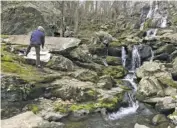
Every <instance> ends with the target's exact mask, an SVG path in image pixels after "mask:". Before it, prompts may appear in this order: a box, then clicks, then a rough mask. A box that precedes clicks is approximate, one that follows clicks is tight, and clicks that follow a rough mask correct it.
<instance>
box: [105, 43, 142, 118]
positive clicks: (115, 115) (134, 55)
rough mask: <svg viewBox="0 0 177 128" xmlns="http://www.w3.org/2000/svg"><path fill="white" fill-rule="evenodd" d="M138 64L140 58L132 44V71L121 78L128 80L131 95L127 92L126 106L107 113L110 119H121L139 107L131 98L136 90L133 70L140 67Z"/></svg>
mask: <svg viewBox="0 0 177 128" xmlns="http://www.w3.org/2000/svg"><path fill="white" fill-rule="evenodd" d="M123 50H124V48H123V47H122V51H123ZM140 65H141V59H140V55H139V52H138V48H137V46H136V45H134V46H133V50H132V68H131V69H132V71H129V73H128V74H127V76H125V78H124V79H123V80H124V81H128V82H130V84H131V86H132V87H133V90H132V93H133V95H130V93H128V97H129V105H128V107H121V108H120V109H119V110H118V111H117V112H113V113H111V114H109V115H108V118H109V119H110V120H116V119H121V118H123V117H125V116H127V115H130V114H134V113H136V111H137V109H138V107H139V103H138V101H137V100H136V99H134V98H133V97H134V95H135V93H136V91H137V84H136V83H135V81H134V79H136V75H135V70H136V68H138V67H140Z"/></svg>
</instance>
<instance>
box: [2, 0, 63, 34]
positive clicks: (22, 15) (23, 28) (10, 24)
mask: <svg viewBox="0 0 177 128" xmlns="http://www.w3.org/2000/svg"><path fill="white" fill-rule="evenodd" d="M55 4H56V2H34V1H33V2H30V1H23V2H7V1H6V2H3V3H2V5H3V6H2V7H3V8H2V33H4V34H27V33H29V32H30V31H32V30H34V29H36V27H37V26H36V24H40V25H41V26H43V27H44V28H45V30H46V34H47V35H52V34H53V33H52V32H51V29H50V27H49V25H50V24H51V21H50V20H51V19H52V20H53V23H56V21H58V18H59V16H60V14H61V12H60V10H59V9H57V7H56V6H55ZM34 14H35V15H34ZM26 19H28V20H26ZM54 25H56V24H54ZM55 31H57V30H55Z"/></svg>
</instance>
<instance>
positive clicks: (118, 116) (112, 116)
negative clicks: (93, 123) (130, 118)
mask: <svg viewBox="0 0 177 128" xmlns="http://www.w3.org/2000/svg"><path fill="white" fill-rule="evenodd" d="M129 98H130V102H131V104H130V106H129V107H127V108H123V107H122V108H120V109H119V111H117V112H115V113H112V114H110V115H109V119H110V120H116V119H121V118H123V117H125V116H127V115H130V114H134V113H136V111H137V109H138V107H139V104H138V101H136V102H133V99H132V97H131V95H129Z"/></svg>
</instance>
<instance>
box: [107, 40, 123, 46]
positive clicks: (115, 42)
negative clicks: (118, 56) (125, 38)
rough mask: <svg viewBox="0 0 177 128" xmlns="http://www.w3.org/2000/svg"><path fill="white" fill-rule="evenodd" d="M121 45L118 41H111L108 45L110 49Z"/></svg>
mask: <svg viewBox="0 0 177 128" xmlns="http://www.w3.org/2000/svg"><path fill="white" fill-rule="evenodd" d="M121 45H122V44H121V42H120V41H113V42H111V43H110V44H109V46H110V47H120V46H121Z"/></svg>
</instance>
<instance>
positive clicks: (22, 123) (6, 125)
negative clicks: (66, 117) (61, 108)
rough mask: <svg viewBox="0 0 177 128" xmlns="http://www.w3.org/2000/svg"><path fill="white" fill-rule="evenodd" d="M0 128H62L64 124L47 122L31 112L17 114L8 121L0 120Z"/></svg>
mask: <svg viewBox="0 0 177 128" xmlns="http://www.w3.org/2000/svg"><path fill="white" fill-rule="evenodd" d="M1 126H2V128H34V127H35V128H63V127H64V124H62V123H60V122H58V123H56V122H48V121H45V120H43V119H42V118H41V117H39V116H37V115H35V114H34V113H33V112H31V111H27V112H25V113H22V114H19V115H17V116H14V117H11V118H9V119H5V120H1Z"/></svg>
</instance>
